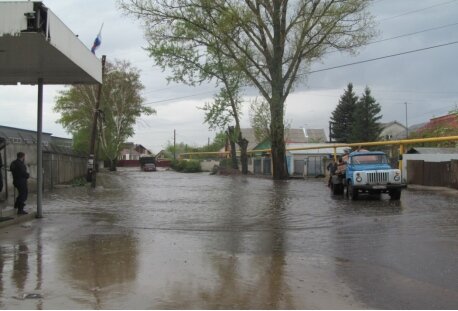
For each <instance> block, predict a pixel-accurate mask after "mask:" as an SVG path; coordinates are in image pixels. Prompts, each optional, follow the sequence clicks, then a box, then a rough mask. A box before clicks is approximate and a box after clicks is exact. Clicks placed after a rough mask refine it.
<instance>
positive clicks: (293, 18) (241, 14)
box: [120, 0, 373, 179]
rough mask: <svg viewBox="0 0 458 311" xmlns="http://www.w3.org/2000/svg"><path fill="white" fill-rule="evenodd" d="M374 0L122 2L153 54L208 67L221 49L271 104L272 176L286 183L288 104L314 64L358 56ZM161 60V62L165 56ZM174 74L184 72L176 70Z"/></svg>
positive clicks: (369, 26) (367, 33)
mask: <svg viewBox="0 0 458 311" xmlns="http://www.w3.org/2000/svg"><path fill="white" fill-rule="evenodd" d="M369 3H370V0H243V1H242V0H121V2H120V6H121V8H122V9H123V10H124V11H125V12H126V13H129V14H132V15H134V16H136V17H138V18H140V19H141V20H142V21H143V22H144V26H145V31H146V36H147V38H148V42H149V45H150V46H149V48H150V52H151V55H152V56H153V57H155V53H154V51H155V50H161V49H162V50H163V49H168V50H169V51H172V52H173V51H175V50H180V51H186V53H183V57H188V58H190V59H191V58H194V60H195V61H196V62H202V63H205V57H206V53H207V48H208V47H214V46H216V45H219V46H220V51H221V53H222V54H223V55H224V56H225V57H226V58H228V59H230V60H231V61H233V62H234V64H235V65H236V68H237V69H238V70H240V71H242V72H243V73H244V75H245V76H246V78H247V80H249V81H250V83H251V84H252V85H254V86H255V87H256V88H257V89H258V91H259V92H260V94H261V95H262V96H263V97H264V98H265V99H266V101H267V102H268V103H269V108H270V114H271V124H270V134H271V139H272V159H273V178H274V179H284V178H287V172H286V166H285V142H284V124H283V123H284V120H283V118H284V109H283V108H284V104H285V100H286V98H287V96H288V95H289V93H290V92H291V90H292V89H293V87H294V85H295V83H296V82H297V81H298V80H299V78H300V77H304V76H306V72H305V70H306V69H307V68H308V67H309V65H310V64H311V63H312V62H313V61H316V60H319V59H320V58H322V56H323V55H324V54H325V53H326V52H328V51H329V50H331V49H333V50H340V51H354V50H355V49H356V48H357V47H359V46H361V45H362V44H364V43H366V42H367V41H368V40H369V39H370V38H371V36H372V35H373V31H372V27H373V25H372V18H371V16H370V14H369V13H368V10H367V8H368V6H369ZM156 61H161V59H160V57H159V58H156ZM177 70H182V69H180V68H177Z"/></svg>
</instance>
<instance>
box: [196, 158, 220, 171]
mask: <svg viewBox="0 0 458 311" xmlns="http://www.w3.org/2000/svg"><path fill="white" fill-rule="evenodd" d="M215 165H216V166H219V161H217V160H202V161H200V166H201V168H202V171H203V172H211V170H212V169H213V167H214V166H215Z"/></svg>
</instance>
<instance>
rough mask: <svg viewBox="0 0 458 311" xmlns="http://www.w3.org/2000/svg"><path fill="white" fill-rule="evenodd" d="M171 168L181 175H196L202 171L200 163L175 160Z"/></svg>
mask: <svg viewBox="0 0 458 311" xmlns="http://www.w3.org/2000/svg"><path fill="white" fill-rule="evenodd" d="M171 167H172V169H174V170H175V171H177V172H183V173H197V172H201V171H202V168H201V166H200V161H197V160H175V161H172V164H171Z"/></svg>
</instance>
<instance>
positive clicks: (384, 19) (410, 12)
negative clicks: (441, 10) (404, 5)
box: [378, 0, 457, 22]
mask: <svg viewBox="0 0 458 311" xmlns="http://www.w3.org/2000/svg"><path fill="white" fill-rule="evenodd" d="M456 1H457V0H452V1H448V2H442V3H438V4H434V5H431V6H428V7H424V8H421V9H416V10H412V11H408V12H404V13H402V14H399V15H395V16H390V17H387V18H383V19H380V20H378V21H379V22H384V21H388V20H391V19H395V18H399V17H402V16H406V15H410V14H414V13H418V12H422V11H426V10H429V9H432V8H435V7H439V6H443V5H447V4H450V3H453V2H456Z"/></svg>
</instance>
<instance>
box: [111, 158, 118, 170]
mask: <svg viewBox="0 0 458 311" xmlns="http://www.w3.org/2000/svg"><path fill="white" fill-rule="evenodd" d="M117 163H118V161H117V160H116V159H110V171H111V172H114V171H116V164H117Z"/></svg>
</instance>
